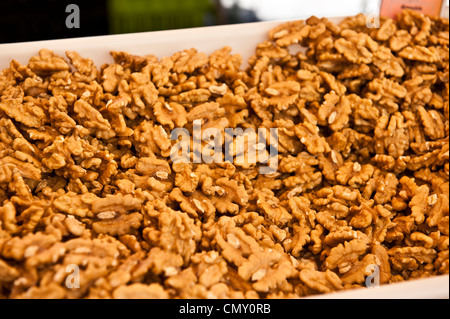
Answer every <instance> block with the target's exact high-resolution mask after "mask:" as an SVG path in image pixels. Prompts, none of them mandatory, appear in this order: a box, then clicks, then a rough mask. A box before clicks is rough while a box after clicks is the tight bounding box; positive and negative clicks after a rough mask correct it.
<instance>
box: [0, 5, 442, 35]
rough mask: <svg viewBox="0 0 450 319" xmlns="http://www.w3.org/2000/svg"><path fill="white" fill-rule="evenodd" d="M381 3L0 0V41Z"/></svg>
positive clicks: (334, 12) (280, 16) (299, 15)
mask: <svg viewBox="0 0 450 319" xmlns="http://www.w3.org/2000/svg"><path fill="white" fill-rule="evenodd" d="M383 1H390V0H383ZM402 1H406V0H402ZM408 1H416V0H408ZM380 3H381V0H90V1H86V0H14V1H13V0H0V43H11V42H24V41H36V40H49V39H61V38H72V37H85V36H94V35H107V34H118V33H129V32H143V31H156V30H168V29H180V28H190V27H201V26H211V25H222V24H234V23H245V22H256V21H269V20H292V19H305V18H308V17H309V16H311V15H316V16H325V17H339V16H341V17H342V16H348V15H354V14H357V13H360V12H365V13H369V14H378V13H379V7H380ZM70 4H75V5H77V7H78V8H79V13H80V14H79V26H80V27H79V28H69V27H67V25H66V19H67V18H68V17H69V16H70V15H72V13H73V11H71V10H69V12H66V8H67V7H68V6H69V5H70ZM447 11H448V7H447ZM377 12H378V13H377Z"/></svg>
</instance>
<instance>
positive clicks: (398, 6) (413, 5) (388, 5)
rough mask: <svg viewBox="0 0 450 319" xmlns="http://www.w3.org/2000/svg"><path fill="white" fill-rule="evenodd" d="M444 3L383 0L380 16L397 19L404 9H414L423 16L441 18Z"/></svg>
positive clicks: (436, 0)
mask: <svg viewBox="0 0 450 319" xmlns="http://www.w3.org/2000/svg"><path fill="white" fill-rule="evenodd" d="M442 2H443V1H442V0H383V1H382V2H381V10H380V16H382V17H386V18H392V19H395V18H396V17H397V14H399V13H400V12H401V11H402V10H403V9H412V10H417V11H420V12H422V13H423V14H427V15H432V16H439V15H440V14H441V6H442ZM444 2H445V0H444Z"/></svg>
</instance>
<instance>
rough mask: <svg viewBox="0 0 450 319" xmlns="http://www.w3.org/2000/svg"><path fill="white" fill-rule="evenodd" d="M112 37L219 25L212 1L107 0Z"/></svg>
mask: <svg viewBox="0 0 450 319" xmlns="http://www.w3.org/2000/svg"><path fill="white" fill-rule="evenodd" d="M106 5H107V12H108V24H109V32H110V33H111V34H117V33H130V32H142V31H156V30H168V29H181V28H193V27H200V26H204V25H208V24H215V19H216V14H217V12H216V5H215V4H214V2H213V1H210V0H182V1H180V0H107V2H106Z"/></svg>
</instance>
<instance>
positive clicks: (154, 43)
mask: <svg viewBox="0 0 450 319" xmlns="http://www.w3.org/2000/svg"><path fill="white" fill-rule="evenodd" d="M330 20H332V21H334V22H339V21H341V20H342V18H330ZM282 22H284V21H270V22H256V23H245V24H234V25H226V26H213V27H203V28H194V29H180V30H169V31H156V32H140V33H130V34H122V35H108V36H97V37H85V38H73V39H62V40H50V41H34V42H23V43H11V44H0V69H1V70H2V69H4V68H7V67H8V66H9V63H10V61H11V60H12V59H16V60H18V61H19V62H20V63H22V64H27V63H28V60H29V58H30V57H32V56H35V55H37V54H38V52H39V50H40V49H42V48H47V49H50V50H53V51H54V52H55V53H56V54H58V55H60V56H62V57H65V53H64V52H65V51H77V52H78V53H80V54H81V55H82V56H83V57H89V58H91V59H92V60H93V61H94V63H95V64H96V65H97V66H98V67H100V66H101V65H102V64H103V63H111V62H113V59H112V57H111V56H110V55H109V52H110V51H111V50H117V51H126V52H129V53H132V54H136V55H145V54H154V55H156V56H158V57H160V58H161V57H163V56H170V55H172V54H173V53H175V52H178V51H181V50H183V49H189V48H196V49H197V50H198V51H201V52H204V53H206V54H210V53H212V52H214V51H215V50H218V49H220V48H222V47H223V46H226V45H227V46H230V47H231V48H232V49H233V51H232V52H233V53H239V54H241V55H242V57H243V60H244V62H245V61H247V59H248V58H249V57H250V56H251V55H252V54H253V53H254V50H255V47H256V45H257V44H258V43H260V42H262V41H264V40H266V39H267V32H268V31H269V30H270V29H271V28H273V27H274V26H276V25H278V24H279V23H282ZM244 66H245V64H244ZM314 298H336V299H338V298H352V299H354V298H365V299H380V298H383V299H428V298H445V299H448V298H449V276H448V275H445V276H438V277H432V278H426V279H416V280H411V281H407V282H402V283H395V284H390V285H384V286H380V287H376V288H361V289H354V290H350V291H345V292H338V293H332V294H326V295H320V296H316V297H314Z"/></svg>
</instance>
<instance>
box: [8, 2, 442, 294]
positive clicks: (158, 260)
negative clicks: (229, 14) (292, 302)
mask: <svg viewBox="0 0 450 319" xmlns="http://www.w3.org/2000/svg"><path fill="white" fill-rule="evenodd" d="M298 46H302V47H304V48H306V51H303V50H300V51H299V50H292V49H295V48H296V47H298ZM448 46H449V20H448V19H442V18H437V17H430V16H425V15H422V14H420V13H417V12H415V11H409V10H405V11H403V12H402V13H401V14H400V15H399V16H398V18H397V19H396V20H392V19H381V21H380V28H368V27H367V26H366V17H365V16H363V15H357V16H354V17H350V18H347V19H345V20H344V21H342V22H341V23H339V24H338V25H336V24H334V23H332V22H330V21H328V20H327V19H325V18H323V19H319V18H316V17H311V18H309V19H308V20H306V21H293V22H287V23H284V24H281V25H279V26H277V27H275V28H274V29H272V30H271V31H270V32H269V34H268V39H267V41H264V42H263V43H260V44H259V45H258V46H257V47H256V48H255V52H254V55H253V56H252V57H251V58H250V59H249V61H248V67H246V68H243V67H242V62H243V61H242V58H241V56H240V55H239V54H232V50H231V48H230V47H223V48H221V49H219V50H217V51H215V52H214V53H212V54H210V55H209V56H208V55H206V54H204V53H202V52H198V51H197V50H195V49H186V50H183V51H180V52H177V53H175V54H173V55H172V56H170V57H163V58H157V57H156V56H153V55H147V56H135V55H131V54H129V53H126V52H121V51H114V52H111V55H112V57H113V59H114V63H111V64H105V65H102V66H101V67H100V68H97V67H96V66H95V65H94V63H93V61H92V60H91V59H89V58H85V57H81V56H80V55H79V54H78V53H77V52H73V51H68V52H66V56H67V59H65V58H63V57H60V56H57V55H55V54H54V53H53V52H51V51H49V50H46V49H42V50H41V51H40V52H39V55H38V56H34V57H32V58H30V60H29V62H28V64H27V65H22V64H20V63H19V62H18V61H16V60H12V61H11V63H10V67H9V68H7V69H5V70H3V71H2V72H1V73H0V297H1V298H296V297H303V296H309V295H315V294H322V293H330V292H334V291H340V290H345V289H352V288H357V287H365V286H366V279H367V278H368V276H369V275H371V274H372V273H373V271H374V269H375V268H376V267H378V269H379V272H378V273H379V282H380V283H381V284H382V285H386V284H389V283H393V282H399V281H405V280H412V279H415V278H423V277H429V276H438V275H441V274H448V272H449V270H448V266H449V265H448V263H449V49H448ZM293 52H297V53H293ZM195 120H201V122H202V130H206V129H208V128H217V129H219V130H221V131H224V129H225V128H242V129H248V128H253V129H254V130H255V131H256V130H257V129H270V128H276V129H277V130H278V145H277V147H278V157H277V160H278V168H277V170H276V172H274V173H271V174H261V173H260V171H259V168H260V167H261V166H263V165H264V163H262V162H256V163H247V162H244V163H242V162H238V161H233V162H225V161H224V162H221V163H209V164H208V163H198V162H189V163H181V162H175V163H173V162H172V161H171V158H170V153H171V149H172V147H173V145H174V144H175V143H176V142H177V141H175V140H171V139H170V134H171V130H173V129H174V128H185V129H187V130H188V131H189V132H191V133H192V130H193V125H194V121H195ZM249 138H250V137H249ZM263 146H269V145H263ZM191 155H193V154H191ZM74 269H77V272H76V273H73V270H74ZM74 275H77V276H78V277H77V278H75V276H74Z"/></svg>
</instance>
